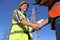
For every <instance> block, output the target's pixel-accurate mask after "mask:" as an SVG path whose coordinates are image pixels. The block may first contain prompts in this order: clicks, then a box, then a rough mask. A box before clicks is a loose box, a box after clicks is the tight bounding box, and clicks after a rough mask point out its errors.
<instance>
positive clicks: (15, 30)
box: [9, 10, 32, 40]
mask: <svg viewBox="0 0 60 40" xmlns="http://www.w3.org/2000/svg"><path fill="white" fill-rule="evenodd" d="M16 11H17V12H18V13H19V14H20V15H21V16H22V18H23V19H25V20H27V21H29V20H28V19H27V18H26V17H25V15H24V14H23V13H22V12H21V11H19V10H14V13H16ZM29 28H30V27H29ZM29 28H28V27H27V26H25V25H23V24H21V23H17V22H16V20H15V19H14V17H12V28H11V32H10V35H9V40H32V34H31V32H30V34H29V33H28V31H29ZM30 29H31V28H30ZM30 31H31V30H30ZM29 36H30V38H28V37H29Z"/></svg>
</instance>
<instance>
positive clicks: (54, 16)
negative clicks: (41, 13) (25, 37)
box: [35, 0, 60, 40]
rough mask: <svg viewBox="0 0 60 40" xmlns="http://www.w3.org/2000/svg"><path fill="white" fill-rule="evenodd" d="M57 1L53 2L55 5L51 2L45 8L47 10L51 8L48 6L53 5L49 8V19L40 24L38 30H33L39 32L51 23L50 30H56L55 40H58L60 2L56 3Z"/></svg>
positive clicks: (59, 33)
mask: <svg viewBox="0 0 60 40" xmlns="http://www.w3.org/2000/svg"><path fill="white" fill-rule="evenodd" d="M57 1H59V0H55V3H53V2H51V4H48V3H47V4H48V5H47V6H48V7H49V8H50V7H52V6H49V5H52V3H53V4H54V6H53V7H52V8H50V11H49V18H47V19H46V20H45V21H44V22H42V23H40V27H39V28H38V29H35V30H39V29H41V28H42V27H43V26H45V25H47V24H49V23H51V26H52V29H53V30H56V40H60V2H57ZM45 2H46V1H45ZM40 3H41V2H40ZM43 3H44V2H42V4H41V5H43ZM44 5H45V4H44Z"/></svg>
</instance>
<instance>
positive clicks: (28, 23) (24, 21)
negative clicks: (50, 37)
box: [21, 19, 33, 26]
mask: <svg viewBox="0 0 60 40" xmlns="http://www.w3.org/2000/svg"><path fill="white" fill-rule="evenodd" d="M21 23H22V24H23V25H26V26H32V24H33V23H31V22H28V21H26V20H24V19H22V21H21Z"/></svg>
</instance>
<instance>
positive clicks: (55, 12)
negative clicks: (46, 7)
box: [49, 3, 60, 30]
mask: <svg viewBox="0 0 60 40" xmlns="http://www.w3.org/2000/svg"><path fill="white" fill-rule="evenodd" d="M49 16H50V19H51V26H52V27H51V29H52V30H55V20H56V19H57V18H58V17H60V4H58V3H57V5H55V6H54V8H52V9H51V10H50V11H49Z"/></svg>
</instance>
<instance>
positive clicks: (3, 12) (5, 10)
mask: <svg viewBox="0 0 60 40" xmlns="http://www.w3.org/2000/svg"><path fill="white" fill-rule="evenodd" d="M22 1H27V2H29V4H30V7H29V9H28V11H27V12H26V15H27V17H28V18H29V19H31V13H32V11H31V10H32V7H33V6H34V7H35V11H36V21H38V20H40V19H44V20H45V19H46V18H48V8H47V7H45V6H38V5H32V4H33V3H35V1H34V0H0V40H4V34H5V33H9V30H8V29H10V28H11V26H12V22H11V21H12V13H13V10H14V9H18V6H19V3H20V2H22ZM50 28H51V26H50V24H49V25H47V26H45V27H44V28H42V29H41V30H39V31H37V32H36V35H37V38H38V39H37V40H40V39H41V40H56V37H55V31H53V30H51V29H50ZM6 37H8V35H6Z"/></svg>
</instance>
